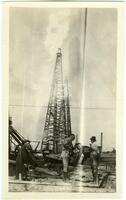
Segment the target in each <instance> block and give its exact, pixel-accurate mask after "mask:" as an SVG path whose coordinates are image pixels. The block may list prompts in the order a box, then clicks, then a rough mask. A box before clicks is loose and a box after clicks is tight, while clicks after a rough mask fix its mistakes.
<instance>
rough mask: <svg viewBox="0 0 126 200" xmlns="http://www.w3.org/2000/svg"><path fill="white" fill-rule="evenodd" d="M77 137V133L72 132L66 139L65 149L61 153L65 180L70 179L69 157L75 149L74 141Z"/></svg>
mask: <svg viewBox="0 0 126 200" xmlns="http://www.w3.org/2000/svg"><path fill="white" fill-rule="evenodd" d="M74 139H75V135H74V134H71V135H70V136H69V137H67V138H65V139H64V143H63V150H62V153H61V158H62V162H63V178H64V181H66V180H68V179H69V177H68V165H69V158H70V155H71V153H72V150H73V144H72V141H73V140H74Z"/></svg>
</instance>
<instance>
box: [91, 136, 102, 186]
mask: <svg viewBox="0 0 126 200" xmlns="http://www.w3.org/2000/svg"><path fill="white" fill-rule="evenodd" d="M90 141H91V143H90V152H91V153H90V161H91V169H92V175H93V181H94V182H95V183H98V165H99V156H100V151H99V147H98V145H97V143H96V137H95V136H92V137H91V138H90Z"/></svg>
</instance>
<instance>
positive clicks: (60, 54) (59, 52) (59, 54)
mask: <svg viewBox="0 0 126 200" xmlns="http://www.w3.org/2000/svg"><path fill="white" fill-rule="evenodd" d="M57 56H58V57H60V56H62V53H61V48H58V51H57Z"/></svg>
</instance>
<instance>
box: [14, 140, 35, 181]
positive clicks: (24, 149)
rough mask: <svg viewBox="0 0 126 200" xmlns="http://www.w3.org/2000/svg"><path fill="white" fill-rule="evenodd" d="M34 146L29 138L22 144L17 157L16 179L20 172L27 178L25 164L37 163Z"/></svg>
mask: <svg viewBox="0 0 126 200" xmlns="http://www.w3.org/2000/svg"><path fill="white" fill-rule="evenodd" d="M32 151H33V150H32V147H31V144H30V141H29V140H24V141H23V144H22V146H20V148H19V151H18V154H17V158H16V179H18V178H19V174H21V177H22V179H23V180H26V178H27V170H26V167H25V166H27V167H28V166H29V165H30V164H31V165H34V164H36V159H35V157H34V155H33V153H32Z"/></svg>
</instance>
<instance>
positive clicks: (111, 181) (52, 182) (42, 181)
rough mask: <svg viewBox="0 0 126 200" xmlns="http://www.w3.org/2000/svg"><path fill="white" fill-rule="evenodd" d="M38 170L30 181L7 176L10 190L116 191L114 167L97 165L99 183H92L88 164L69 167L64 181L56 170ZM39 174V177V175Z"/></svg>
mask: <svg viewBox="0 0 126 200" xmlns="http://www.w3.org/2000/svg"><path fill="white" fill-rule="evenodd" d="M40 171H41V170H39V173H38V175H37V176H38V177H37V178H36V177H32V178H31V181H19V180H15V177H14V176H12V177H9V191H10V192H91V193H93V192H97V193H102V192H103V193H104V192H110V193H113V192H116V175H115V167H113V166H106V165H101V166H99V170H98V171H99V183H98V184H94V183H93V181H92V173H91V169H90V165H78V166H77V167H75V168H74V170H73V169H72V168H71V169H69V171H70V173H69V180H68V181H67V182H64V180H63V177H62V174H60V175H58V174H57V172H56V171H54V169H53V170H49V171H47V173H50V175H49V174H48V175H47V174H45V173H46V168H45V171H44V170H42V171H41V172H40ZM39 176H40V177H39Z"/></svg>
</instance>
